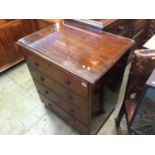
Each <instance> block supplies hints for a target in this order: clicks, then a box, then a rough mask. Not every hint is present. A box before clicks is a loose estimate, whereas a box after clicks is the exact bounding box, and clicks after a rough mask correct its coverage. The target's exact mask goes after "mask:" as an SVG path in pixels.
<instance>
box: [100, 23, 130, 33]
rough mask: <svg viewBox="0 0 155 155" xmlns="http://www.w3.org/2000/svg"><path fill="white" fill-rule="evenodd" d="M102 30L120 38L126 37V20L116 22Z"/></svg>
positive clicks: (127, 30)
mask: <svg viewBox="0 0 155 155" xmlns="http://www.w3.org/2000/svg"><path fill="white" fill-rule="evenodd" d="M103 30H104V31H107V32H110V33H113V34H117V35H121V36H128V34H129V24H128V22H127V20H116V21H115V22H113V23H111V24H110V25H109V26H107V27H106V28H104V29H103Z"/></svg>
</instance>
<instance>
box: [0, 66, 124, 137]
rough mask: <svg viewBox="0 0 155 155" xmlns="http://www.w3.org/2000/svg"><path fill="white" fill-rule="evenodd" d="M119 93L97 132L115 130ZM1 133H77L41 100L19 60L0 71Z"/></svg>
mask: <svg viewBox="0 0 155 155" xmlns="http://www.w3.org/2000/svg"><path fill="white" fill-rule="evenodd" d="M123 89H124V87H123V88H122V90H123ZM122 92H123V91H122ZM122 96H123V95H122V94H120V97H119V98H120V99H119V101H118V103H117V105H116V109H115V111H114V112H113V113H112V115H111V116H110V117H109V119H108V120H107V121H106V123H105V124H104V126H103V127H102V128H101V130H100V131H99V132H98V134H99V135H107V134H110V135H111V134H113V135H114V134H116V129H115V124H114V118H115V117H116V116H117V113H118V111H119V108H120V104H121V100H122ZM0 134H1V135H3V134H9V135H19V134H22V135H36V134H37V135H38V134H39V135H40V134H48V135H52V134H58V135H77V134H78V133H77V132H76V131H75V130H74V129H73V128H71V127H70V126H69V125H67V124H66V123H65V122H64V121H63V120H61V119H60V118H59V117H57V116H56V115H55V114H53V113H52V112H51V111H50V110H48V109H47V108H46V107H45V106H44V104H43V103H41V101H40V99H39V96H38V94H37V91H36V88H35V86H34V83H33V81H32V78H31V76H30V73H29V70H28V68H27V65H26V64H25V63H21V64H19V65H18V66H16V67H15V68H13V69H11V70H9V71H7V72H4V73H3V74H1V75H0Z"/></svg>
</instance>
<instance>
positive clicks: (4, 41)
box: [0, 20, 35, 72]
mask: <svg viewBox="0 0 155 155" xmlns="http://www.w3.org/2000/svg"><path fill="white" fill-rule="evenodd" d="M34 31H35V30H34V29H33V25H31V21H30V20H0V72H2V71H3V70H6V69H7V68H9V67H11V66H13V65H15V64H17V63H19V62H21V61H22V60H24V58H23V56H22V53H21V52H19V51H20V49H19V47H17V44H16V41H17V40H18V39H20V38H22V37H24V36H26V35H28V34H30V33H32V32H34Z"/></svg>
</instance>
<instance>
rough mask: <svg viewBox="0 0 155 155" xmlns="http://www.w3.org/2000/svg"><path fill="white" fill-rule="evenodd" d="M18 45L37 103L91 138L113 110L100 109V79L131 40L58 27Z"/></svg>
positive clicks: (37, 33) (126, 49)
mask: <svg viewBox="0 0 155 155" xmlns="http://www.w3.org/2000/svg"><path fill="white" fill-rule="evenodd" d="M81 40H82V42H81ZM18 45H19V46H21V47H22V51H23V54H24V57H25V59H26V61H27V63H28V66H29V69H30V72H31V75H32V77H33V80H34V83H35V85H36V87H37V90H38V92H39V94H40V98H41V100H42V101H43V102H44V103H45V104H47V105H48V106H49V107H50V108H51V109H53V111H55V112H56V113H58V115H60V116H61V117H62V118H63V119H64V120H66V122H68V123H69V124H71V125H72V126H73V127H75V128H76V129H77V130H78V131H80V133H82V134H95V133H96V132H97V131H98V130H99V128H100V127H101V125H102V124H103V122H104V121H105V120H106V118H107V117H108V116H109V114H110V113H111V111H112V109H113V108H114V107H110V108H109V107H108V108H106V107H104V106H105V103H104V98H103V95H102V92H103V88H104V85H105V84H104V81H105V78H104V77H106V76H105V75H106V73H107V72H108V71H110V69H111V68H112V67H113V66H114V65H115V64H116V63H117V62H118V61H119V60H120V59H121V58H122V57H123V56H124V55H125V54H126V53H127V51H128V50H129V49H130V48H131V47H132V46H133V45H134V41H133V40H130V39H127V38H123V37H118V36H115V35H112V34H108V33H105V32H102V33H99V32H96V33H94V32H93V31H89V30H88V31H87V30H83V29H80V28H77V27H72V26H70V25H66V24H62V23H61V24H60V25H58V23H57V24H55V25H53V27H52V26H49V27H47V28H45V29H43V30H41V31H38V32H36V33H34V34H32V35H29V36H27V37H25V38H23V39H20V40H19V41H18ZM92 55H93V57H92Z"/></svg>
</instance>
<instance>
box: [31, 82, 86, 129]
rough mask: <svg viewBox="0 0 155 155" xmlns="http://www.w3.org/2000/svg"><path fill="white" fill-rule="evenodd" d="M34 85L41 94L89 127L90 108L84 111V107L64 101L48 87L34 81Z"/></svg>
mask: <svg viewBox="0 0 155 155" xmlns="http://www.w3.org/2000/svg"><path fill="white" fill-rule="evenodd" d="M34 83H35V85H36V87H37V90H38V91H39V92H40V93H42V94H43V95H44V96H46V97H47V98H49V99H50V100H52V101H53V102H54V103H55V104H56V105H58V106H60V107H61V108H62V109H64V110H65V111H67V112H68V113H69V114H71V115H73V116H74V117H76V118H77V119H78V120H79V121H80V122H82V123H83V124H84V125H86V126H88V108H87V109H84V108H83V106H80V105H74V104H73V103H72V102H68V101H66V100H64V99H63V98H62V97H61V96H59V95H57V94H56V93H55V92H53V91H51V90H50V89H48V88H47V87H45V86H43V85H41V84H40V83H38V82H37V81H34Z"/></svg>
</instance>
